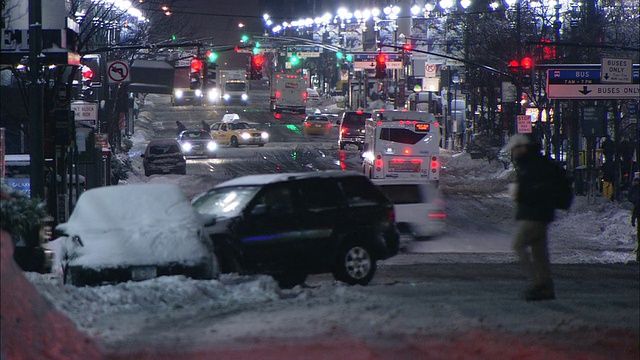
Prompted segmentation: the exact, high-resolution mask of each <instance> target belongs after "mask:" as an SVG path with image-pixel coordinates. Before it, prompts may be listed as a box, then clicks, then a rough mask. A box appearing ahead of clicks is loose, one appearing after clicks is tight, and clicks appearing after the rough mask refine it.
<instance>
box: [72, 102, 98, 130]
mask: <svg viewBox="0 0 640 360" xmlns="http://www.w3.org/2000/svg"><path fill="white" fill-rule="evenodd" d="M71 111H73V112H75V120H76V122H79V123H83V124H86V125H89V126H91V127H92V128H96V125H97V123H98V103H97V102H88V101H74V102H72V103H71Z"/></svg>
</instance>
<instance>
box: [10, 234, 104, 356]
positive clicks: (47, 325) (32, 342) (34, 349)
mask: <svg viewBox="0 0 640 360" xmlns="http://www.w3.org/2000/svg"><path fill="white" fill-rule="evenodd" d="M0 242H1V244H0V252H1V259H2V261H1V264H2V265H1V266H2V268H1V270H0V289H1V290H0V292H1V293H2V301H1V302H0V304H1V305H0V314H1V316H0V339H1V349H2V359H7V360H13V359H52V360H56V359H60V360H62V359H65V360H67V359H69V360H72V359H78V360H85V359H100V358H101V355H100V353H99V351H98V347H97V345H96V344H95V343H94V341H93V340H92V339H90V338H89V337H87V336H86V335H85V334H83V333H81V332H79V331H78V330H77V329H76V327H75V326H74V324H73V323H72V322H71V321H70V320H69V319H68V318H67V317H65V316H64V315H62V314H61V313H60V312H58V311H57V310H55V309H54V307H53V306H52V305H51V303H49V302H48V301H47V300H45V298H43V297H42V296H41V295H40V293H39V292H38V290H36V289H35V288H34V286H33V285H32V284H31V283H29V281H27V279H25V277H24V275H23V274H22V270H20V268H18V266H17V265H16V264H15V262H14V261H13V258H12V257H13V242H12V240H11V237H10V236H9V234H7V233H5V232H4V231H2V232H1V233H0Z"/></svg>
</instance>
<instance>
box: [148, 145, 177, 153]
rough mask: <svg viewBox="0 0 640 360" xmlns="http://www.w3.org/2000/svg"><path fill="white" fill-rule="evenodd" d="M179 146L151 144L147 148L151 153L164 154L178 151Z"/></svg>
mask: <svg viewBox="0 0 640 360" xmlns="http://www.w3.org/2000/svg"><path fill="white" fill-rule="evenodd" d="M179 152H180V148H179V147H178V145H152V146H151V148H150V149H149V154H151V155H164V154H175V153H179Z"/></svg>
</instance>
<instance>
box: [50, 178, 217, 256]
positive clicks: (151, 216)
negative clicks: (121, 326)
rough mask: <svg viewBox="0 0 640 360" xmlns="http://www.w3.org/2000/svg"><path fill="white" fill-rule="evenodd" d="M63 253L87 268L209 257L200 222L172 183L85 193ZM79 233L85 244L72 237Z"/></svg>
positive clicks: (71, 221) (68, 230) (67, 229)
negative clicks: (80, 243)
mask: <svg viewBox="0 0 640 360" xmlns="http://www.w3.org/2000/svg"><path fill="white" fill-rule="evenodd" d="M58 229H59V230H62V231H64V233H66V234H67V235H68V236H67V238H66V239H64V241H63V246H62V249H63V253H65V254H67V255H68V256H70V257H72V258H73V259H72V261H70V264H72V265H82V266H87V267H95V268H102V267H113V266H127V265H148V264H156V265H160V264H166V263H170V262H177V261H179V262H182V263H188V262H194V263H195V262H196V261H200V260H201V259H202V258H203V257H205V256H207V255H208V252H207V247H206V246H205V245H204V243H203V242H202V241H201V240H200V239H201V237H200V234H201V229H202V220H201V219H200V217H199V215H198V214H197V213H196V211H195V210H194V209H193V207H192V206H191V204H190V203H189V201H188V199H187V198H186V196H185V195H184V194H183V192H182V190H180V188H179V187H177V186H176V185H172V184H144V185H124V186H110V187H103V188H97V189H91V190H89V191H87V192H85V193H84V194H83V195H82V196H81V197H80V199H79V200H78V204H77V206H76V208H75V209H74V211H73V214H72V215H71V217H70V219H69V222H67V223H64V224H61V225H59V226H58ZM74 236H78V237H79V238H80V240H81V241H82V243H83V244H84V246H79V245H78V244H77V242H76V241H74V240H73V237H74Z"/></svg>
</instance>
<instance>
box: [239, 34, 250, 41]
mask: <svg viewBox="0 0 640 360" xmlns="http://www.w3.org/2000/svg"><path fill="white" fill-rule="evenodd" d="M240 40H241V41H242V42H247V41H249V36H247V35H242V38H240Z"/></svg>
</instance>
